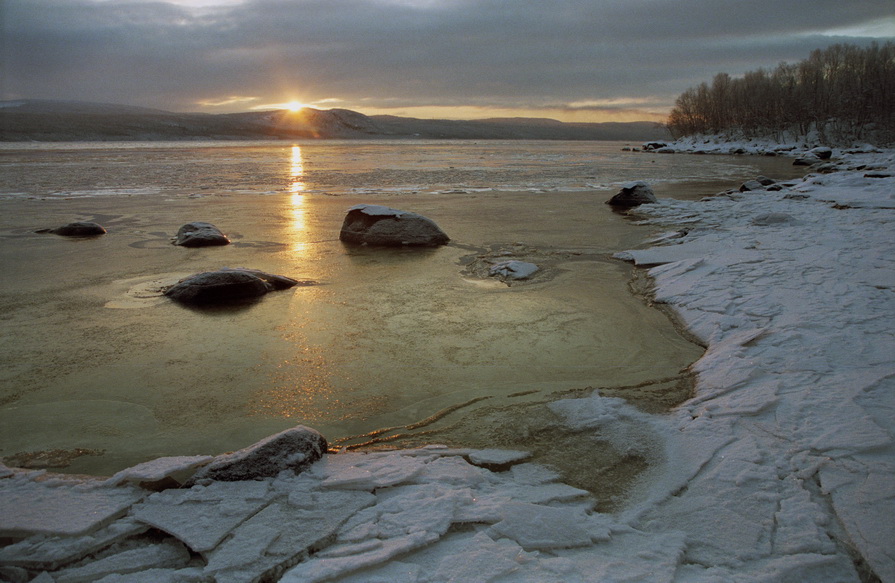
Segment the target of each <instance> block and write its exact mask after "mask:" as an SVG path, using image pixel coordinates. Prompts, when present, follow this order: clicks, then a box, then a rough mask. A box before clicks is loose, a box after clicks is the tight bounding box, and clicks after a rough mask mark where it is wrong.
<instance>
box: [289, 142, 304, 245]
mask: <svg viewBox="0 0 895 583" xmlns="http://www.w3.org/2000/svg"><path fill="white" fill-rule="evenodd" d="M304 173H305V165H304V160H303V159H302V155H301V146H292V157H291V159H290V166H289V192H291V193H292V197H291V200H290V202H291V205H290V210H291V212H292V231H293V243H292V250H293V251H295V252H297V253H300V252H302V251H303V250H304V248H305V246H306V243H304V242H303V241H302V240H303V239H305V238H306V234H305V233H304V231H305V227H306V226H307V224H306V216H305V215H306V212H307V210H306V209H305V194H304V190H305V182H304Z"/></svg>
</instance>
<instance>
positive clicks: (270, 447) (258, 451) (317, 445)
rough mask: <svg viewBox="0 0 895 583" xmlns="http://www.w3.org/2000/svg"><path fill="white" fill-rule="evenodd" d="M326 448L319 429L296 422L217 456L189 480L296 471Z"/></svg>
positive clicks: (229, 479)
mask: <svg viewBox="0 0 895 583" xmlns="http://www.w3.org/2000/svg"><path fill="white" fill-rule="evenodd" d="M326 448H327V443H326V438H325V437H323V436H322V435H321V434H320V433H319V432H318V431H316V430H314V429H311V428H310V427H305V426H304V425H296V426H295V427H293V428H291V429H287V430H285V431H281V432H279V433H277V434H275V435H271V436H270V437H266V438H264V439H262V440H261V441H259V442H258V443H255V444H254V445H250V446H249V447H246V448H244V449H241V450H239V451H235V452H233V453H228V454H224V455H220V456H217V457H216V458H215V459H214V461H212V462H211V463H210V464H208V465H207V466H204V467H202V468H201V469H200V470H199V471H198V472H196V474H195V475H194V476H193V479H192V481H191V483H197V482H199V481H201V480H213V481H219V482H236V481H240V480H255V479H258V478H272V477H275V476H277V475H278V474H279V473H280V472H282V471H283V470H293V471H294V472H295V473H298V472H301V471H302V470H304V469H305V468H307V467H308V466H310V465H311V464H312V463H314V462H315V461H317V460H319V459H320V458H321V457H322V456H323V454H324V453H326Z"/></svg>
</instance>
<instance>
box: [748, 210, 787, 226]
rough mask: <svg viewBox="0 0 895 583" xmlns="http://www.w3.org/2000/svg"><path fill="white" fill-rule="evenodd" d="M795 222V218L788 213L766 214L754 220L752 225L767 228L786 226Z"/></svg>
mask: <svg viewBox="0 0 895 583" xmlns="http://www.w3.org/2000/svg"><path fill="white" fill-rule="evenodd" d="M795 221H796V219H795V217H793V216H792V215H788V214H786V213H765V214H763V215H758V216H756V217H755V218H753V219H752V224H753V225H756V226H759V227H767V226H770V225H786V224H789V223H794V222H795Z"/></svg>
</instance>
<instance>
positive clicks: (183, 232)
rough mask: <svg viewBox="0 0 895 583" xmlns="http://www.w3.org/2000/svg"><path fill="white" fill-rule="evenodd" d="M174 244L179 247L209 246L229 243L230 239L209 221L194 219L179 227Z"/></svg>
mask: <svg viewBox="0 0 895 583" xmlns="http://www.w3.org/2000/svg"><path fill="white" fill-rule="evenodd" d="M174 244H175V245H180V246H181V247H211V246H214V245H229V244H230V239H228V238H227V236H226V235H224V234H223V233H222V232H221V231H220V229H218V228H217V227H215V226H214V225H212V224H211V223H203V222H201V221H196V222H192V223H187V224H185V225H184V226H182V227H180V230H178V231H177V238H176V239H175V240H174Z"/></svg>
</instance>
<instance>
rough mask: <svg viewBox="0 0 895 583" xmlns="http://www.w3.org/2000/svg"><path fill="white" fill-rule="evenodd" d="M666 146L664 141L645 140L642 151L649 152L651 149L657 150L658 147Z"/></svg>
mask: <svg viewBox="0 0 895 583" xmlns="http://www.w3.org/2000/svg"><path fill="white" fill-rule="evenodd" d="M666 146H668V144H666V143H665V142H646V143H645V144H643V151H644V152H649V151H651V150H658V149H660V148H664V147H666Z"/></svg>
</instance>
